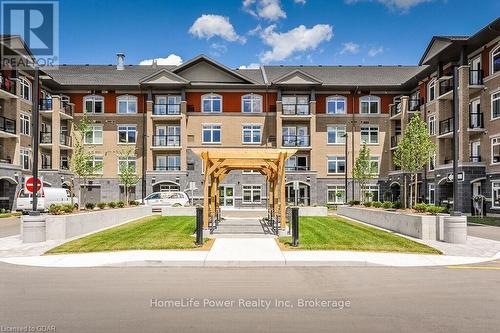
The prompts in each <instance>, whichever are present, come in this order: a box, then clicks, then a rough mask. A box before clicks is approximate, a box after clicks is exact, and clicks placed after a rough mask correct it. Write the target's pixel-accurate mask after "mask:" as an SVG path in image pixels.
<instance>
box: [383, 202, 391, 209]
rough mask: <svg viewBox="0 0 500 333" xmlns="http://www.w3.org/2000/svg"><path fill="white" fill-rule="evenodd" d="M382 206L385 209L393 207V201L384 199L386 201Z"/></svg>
mask: <svg viewBox="0 0 500 333" xmlns="http://www.w3.org/2000/svg"><path fill="white" fill-rule="evenodd" d="M382 207H383V208H385V209H391V208H392V202H390V201H384V203H383V204H382Z"/></svg>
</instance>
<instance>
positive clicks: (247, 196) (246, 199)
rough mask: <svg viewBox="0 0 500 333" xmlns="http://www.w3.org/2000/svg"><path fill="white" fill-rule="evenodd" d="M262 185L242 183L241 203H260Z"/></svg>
mask: <svg viewBox="0 0 500 333" xmlns="http://www.w3.org/2000/svg"><path fill="white" fill-rule="evenodd" d="M261 195H262V186H260V185H243V203H245V204H258V203H261Z"/></svg>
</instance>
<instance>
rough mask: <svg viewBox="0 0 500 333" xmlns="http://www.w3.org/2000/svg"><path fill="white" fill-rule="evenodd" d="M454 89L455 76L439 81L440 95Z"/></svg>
mask: <svg viewBox="0 0 500 333" xmlns="http://www.w3.org/2000/svg"><path fill="white" fill-rule="evenodd" d="M452 90H453V78H451V79H446V80H443V81H441V82H439V96H441V95H444V94H446V93H447V92H449V91H452Z"/></svg>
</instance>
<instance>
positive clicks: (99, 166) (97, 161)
mask: <svg viewBox="0 0 500 333" xmlns="http://www.w3.org/2000/svg"><path fill="white" fill-rule="evenodd" d="M103 160H104V158H103V157H102V156H98V155H97V156H96V155H94V156H92V159H91V160H90V161H89V164H90V165H91V166H92V168H93V169H94V173H95V174H98V175H102V170H103V165H104V163H103Z"/></svg>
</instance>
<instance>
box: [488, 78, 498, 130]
mask: <svg viewBox="0 0 500 333" xmlns="http://www.w3.org/2000/svg"><path fill="white" fill-rule="evenodd" d="M499 73H500V72H499ZM496 94H498V97H497V98H495V99H493V96H495V95H496ZM496 100H500V91H496V92H492V93H491V97H490V110H491V120H496V119H498V118H500V112H499V113H498V114H499V115H498V117H493V102H494V101H496Z"/></svg>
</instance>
